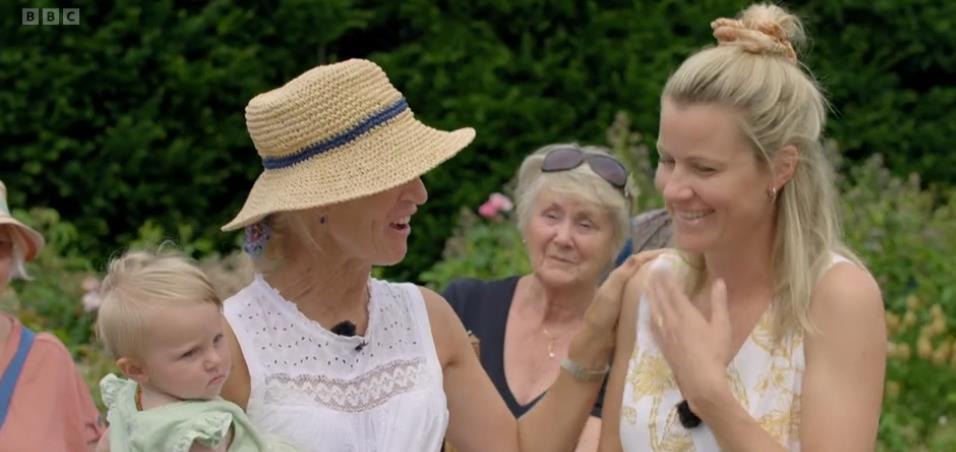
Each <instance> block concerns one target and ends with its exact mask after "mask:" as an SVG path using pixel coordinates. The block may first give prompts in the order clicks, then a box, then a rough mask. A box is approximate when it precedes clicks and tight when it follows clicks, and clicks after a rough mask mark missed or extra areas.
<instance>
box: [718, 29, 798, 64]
mask: <svg viewBox="0 0 956 452" xmlns="http://www.w3.org/2000/svg"><path fill="white" fill-rule="evenodd" d="M710 28H711V29H712V30H713V31H714V38H716V39H717V45H727V44H737V45H739V46H740V47H742V48H743V49H744V50H746V51H748V52H751V53H772V54H778V55H782V56H784V57H785V58H786V59H787V60H789V61H790V62H791V63H794V64H796V63H797V51H796V50H794V48H793V43H791V42H790V38H788V37H787V34H786V33H785V32H784V30H783V27H781V26H780V24H777V23H772V22H762V23H759V24H756V25H754V26H748V25H747V24H745V23H744V22H743V21H740V20H737V19H727V18H723V17H722V18H720V19H717V20H715V21H713V22H711V23H710Z"/></svg>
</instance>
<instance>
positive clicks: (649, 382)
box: [627, 352, 675, 402]
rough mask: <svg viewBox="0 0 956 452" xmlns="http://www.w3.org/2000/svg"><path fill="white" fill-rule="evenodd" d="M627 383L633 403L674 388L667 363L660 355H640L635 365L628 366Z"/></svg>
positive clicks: (672, 377)
mask: <svg viewBox="0 0 956 452" xmlns="http://www.w3.org/2000/svg"><path fill="white" fill-rule="evenodd" d="M627 383H628V384H630V385H631V392H632V393H633V401H634V402H637V401H638V400H640V399H642V398H644V397H647V396H660V395H661V394H663V393H664V391H665V390H667V389H670V388H673V387H675V384H674V376H673V375H671V370H670V368H669V367H667V361H664V358H663V357H661V356H660V355H656V354H655V355H651V354H650V353H646V352H645V353H642V354H641V358H640V361H638V363H637V365H635V366H629V369H628V373H627Z"/></svg>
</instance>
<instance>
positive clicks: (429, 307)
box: [418, 286, 458, 332]
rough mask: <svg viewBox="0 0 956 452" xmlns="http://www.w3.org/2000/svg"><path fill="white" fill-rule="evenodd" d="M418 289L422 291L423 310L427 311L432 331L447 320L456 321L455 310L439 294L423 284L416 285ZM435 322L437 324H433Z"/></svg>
mask: <svg viewBox="0 0 956 452" xmlns="http://www.w3.org/2000/svg"><path fill="white" fill-rule="evenodd" d="M418 289H419V290H420V291H421V292H422V298H423V299H424V300H425V310H426V311H428V319H429V320H430V321H431V322H432V331H433V332H434V331H435V328H436V327H439V328H440V327H442V325H445V324H447V322H448V321H451V320H454V321H458V315H457V314H455V310H454V309H452V307H451V305H450V304H448V301H447V300H445V298H444V297H442V296H441V294H439V293H438V292H435V291H434V290H432V289H429V288H427V287H424V286H418ZM436 322H438V325H436V324H435V323H436Z"/></svg>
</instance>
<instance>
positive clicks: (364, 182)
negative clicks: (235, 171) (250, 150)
mask: <svg viewBox="0 0 956 452" xmlns="http://www.w3.org/2000/svg"><path fill="white" fill-rule="evenodd" d="M246 127H247V128H248V129H249V136H250V137H252V142H253V143H254V144H255V147H256V150H257V152H258V154H259V157H260V158H261V159H262V165H263V167H264V170H263V172H262V174H260V175H259V178H258V179H257V180H256V182H255V185H253V187H252V190H251V191H250V193H249V197H248V198H246V202H245V205H243V206H242V210H240V211H239V213H238V214H237V215H236V217H235V218H233V219H232V221H230V222H229V223H228V224H226V225H225V226H223V227H222V229H223V230H224V231H230V230H234V229H239V228H241V227H243V226H247V225H249V224H252V223H255V222H257V221H259V220H261V219H262V218H264V217H265V216H267V215H269V214H270V213H274V212H280V211H287V210H298V209H306V208H309V207H315V206H321V205H328V204H334V203H337V202H342V201H348V200H351V199H355V198H359V197H362V196H368V195H372V194H375V193H379V192H382V191H385V190H388V189H390V188H393V187H396V186H399V185H401V184H404V183H406V182H408V181H410V180H412V179H414V178H416V177H418V176H420V175H422V174H424V173H425V172H427V171H428V170H430V169H432V168H434V167H436V166H438V165H439V164H440V163H442V162H444V161H445V160H447V159H449V158H451V157H452V156H454V155H455V154H456V153H458V151H460V150H461V149H462V148H464V147H465V146H467V145H468V143H470V142H471V140H472V139H474V137H475V130H474V129H472V128H463V129H458V130H456V131H454V132H444V131H440V130H436V129H432V128H431V127H428V126H426V125H425V124H422V123H421V122H419V121H418V120H416V119H415V116H414V115H413V114H412V111H411V110H410V109H409V108H408V104H406V103H405V99H404V97H402V93H400V92H399V91H398V90H397V89H395V87H393V86H392V84H391V83H390V82H389V81H388V78H387V77H386V75H385V72H384V71H382V69H381V68H380V67H378V66H377V65H376V64H375V63H372V62H371V61H367V60H348V61H344V62H341V63H336V64H330V65H325V66H318V67H316V68H313V69H311V70H309V71H307V72H305V73H304V74H302V75H300V76H298V77H296V78H295V79H293V80H292V81H290V82H288V83H286V84H285V85H284V86H282V87H280V88H277V89H274V90H272V91H269V92H266V93H263V94H260V95H258V96H256V97H254V98H253V99H252V100H251V101H249V104H248V105H247V106H246Z"/></svg>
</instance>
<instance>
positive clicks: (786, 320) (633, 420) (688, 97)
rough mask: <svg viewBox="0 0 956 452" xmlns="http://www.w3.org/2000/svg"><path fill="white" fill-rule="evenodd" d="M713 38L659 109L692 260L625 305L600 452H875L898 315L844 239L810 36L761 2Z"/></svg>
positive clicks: (666, 183)
mask: <svg viewBox="0 0 956 452" xmlns="http://www.w3.org/2000/svg"><path fill="white" fill-rule="evenodd" d="M711 27H712V28H713V30H714V36H715V37H716V38H717V41H718V45H717V46H716V47H708V48H705V49H703V50H701V51H699V52H697V53H695V54H694V55H692V56H691V57H689V58H688V59H687V60H686V61H685V62H684V63H683V64H681V66H680V67H679V68H678V69H677V71H676V72H675V73H674V74H673V75H672V76H671V77H670V79H669V80H668V81H667V84H666V85H665V87H664V92H663V95H662V98H661V118H660V134H659V136H658V142H657V149H658V152H659V153H660V156H661V158H660V164H659V165H658V167H657V173H656V176H655V183H656V185H657V188H658V189H659V190H660V191H661V194H662V196H663V198H664V202H665V205H666V207H667V209H668V211H670V214H671V217H672V219H673V234H674V235H673V240H674V243H675V244H676V246H677V248H678V249H679V251H680V252H679V253H668V254H665V255H664V256H663V257H661V258H658V259H659V260H657V261H655V262H654V263H652V264H650V265H648V266H647V271H642V272H640V274H639V276H638V277H636V278H634V279H633V280H632V283H630V284H629V285H628V287H627V289H626V293H627V296H626V297H625V300H627V301H626V302H625V305H624V308H623V311H622V316H621V328H620V330H619V333H618V334H619V336H618V341H617V344H618V347H617V349H616V350H615V364H616V365H615V367H614V370H613V372H612V375H611V377H610V378H609V380H608V390H607V397H606V398H605V402H604V406H605V422H604V424H603V427H604V432H603V438H602V440H603V441H602V447H601V449H600V450H602V451H621V450H625V451H643V450H698V451H717V450H734V451H761V452H763V451H782V450H800V449H803V450H814V451H820V450H833V451H861V450H873V449H874V448H875V447H876V435H877V430H878V425H879V417H880V406H881V401H882V394H883V375H884V366H885V364H886V330H885V324H884V317H883V314H884V313H883V303H882V298H881V295H880V290H879V287H878V286H877V284H876V282H875V281H874V279H873V277H872V276H871V275H870V273H869V272H868V271H867V269H866V267H865V266H864V265H863V264H862V263H861V262H860V261H859V259H858V258H856V257H855V256H854V255H853V253H852V252H851V251H850V250H849V249H847V247H846V246H844V245H843V243H842V240H841V237H840V236H841V234H840V227H839V221H838V219H837V202H836V193H837V192H836V188H835V187H834V183H833V176H832V168H831V166H830V164H829V162H828V160H827V158H826V156H825V155H824V153H823V149H822V146H821V144H820V138H821V133H822V130H823V127H824V125H825V123H826V111H827V109H826V101H825V99H824V97H823V95H822V93H821V91H820V88H819V86H818V85H817V83H816V81H815V80H814V79H813V77H812V76H811V75H810V74H808V73H807V72H806V71H805V70H804V69H803V67H802V66H801V65H800V64H799V61H798V60H797V54H796V52H795V51H794V48H793V43H794V42H798V40H800V39H802V38H803V29H802V27H801V25H800V21H799V19H798V18H797V17H796V16H794V15H792V14H790V13H788V12H787V11H786V10H784V9H783V8H780V7H778V6H775V5H769V4H756V5H752V6H750V7H749V8H747V9H746V10H744V11H743V12H742V13H741V15H740V17H739V18H738V19H717V20H716V21H714V22H713V23H712V24H711ZM644 273H647V277H646V279H645V276H644ZM618 363H620V365H617V364H618Z"/></svg>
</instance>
